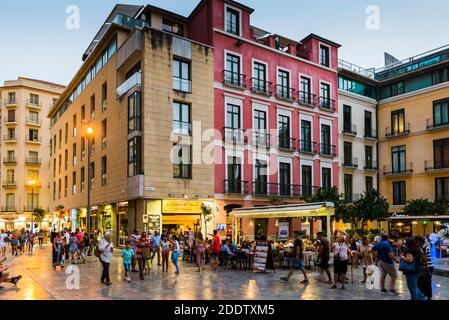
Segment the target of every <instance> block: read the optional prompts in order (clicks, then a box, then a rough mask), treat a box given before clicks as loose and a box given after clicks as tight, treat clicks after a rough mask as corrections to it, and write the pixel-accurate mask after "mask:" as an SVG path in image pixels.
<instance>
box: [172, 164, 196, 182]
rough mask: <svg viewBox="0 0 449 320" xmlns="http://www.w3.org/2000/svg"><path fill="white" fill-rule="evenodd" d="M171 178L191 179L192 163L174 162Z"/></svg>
mask: <svg viewBox="0 0 449 320" xmlns="http://www.w3.org/2000/svg"><path fill="white" fill-rule="evenodd" d="M173 178H176V179H192V165H191V164H174V165H173Z"/></svg>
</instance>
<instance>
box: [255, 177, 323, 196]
mask: <svg viewBox="0 0 449 320" xmlns="http://www.w3.org/2000/svg"><path fill="white" fill-rule="evenodd" d="M317 190H318V187H314V186H301V185H293V184H282V183H269V182H265V181H258V180H256V181H254V182H253V191H252V192H253V195H254V196H261V197H263V196H281V197H291V198H305V197H311V196H313V195H314V194H315V193H316V191H317Z"/></svg>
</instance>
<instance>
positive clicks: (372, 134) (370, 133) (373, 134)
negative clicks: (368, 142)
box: [363, 128, 377, 140]
mask: <svg viewBox="0 0 449 320" xmlns="http://www.w3.org/2000/svg"><path fill="white" fill-rule="evenodd" d="M363 137H364V138H365V139H373V140H377V131H376V129H367V128H365V134H364V135H363Z"/></svg>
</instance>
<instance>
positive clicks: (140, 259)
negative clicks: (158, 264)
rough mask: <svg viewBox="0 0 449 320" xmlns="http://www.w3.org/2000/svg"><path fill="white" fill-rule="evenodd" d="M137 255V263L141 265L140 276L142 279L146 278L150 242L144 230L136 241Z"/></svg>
mask: <svg viewBox="0 0 449 320" xmlns="http://www.w3.org/2000/svg"><path fill="white" fill-rule="evenodd" d="M136 248H137V252H136V257H137V264H138V265H139V278H140V280H145V276H144V273H145V268H146V260H147V258H148V252H149V248H150V243H149V241H148V239H147V233H146V232H142V235H141V236H140V238H139V240H137V241H136Z"/></svg>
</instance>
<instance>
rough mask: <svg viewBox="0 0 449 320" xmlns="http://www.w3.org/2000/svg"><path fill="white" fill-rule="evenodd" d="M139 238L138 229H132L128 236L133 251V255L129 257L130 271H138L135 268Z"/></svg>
mask: <svg viewBox="0 0 449 320" xmlns="http://www.w3.org/2000/svg"><path fill="white" fill-rule="evenodd" d="M139 239H140V235H139V230H137V229H134V232H133V234H132V235H130V236H129V239H128V241H129V242H130V243H131V249H132V250H133V251H134V256H133V257H132V259H131V272H139V271H138V270H137V269H136V265H137V245H136V243H137V241H138V240H139Z"/></svg>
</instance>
